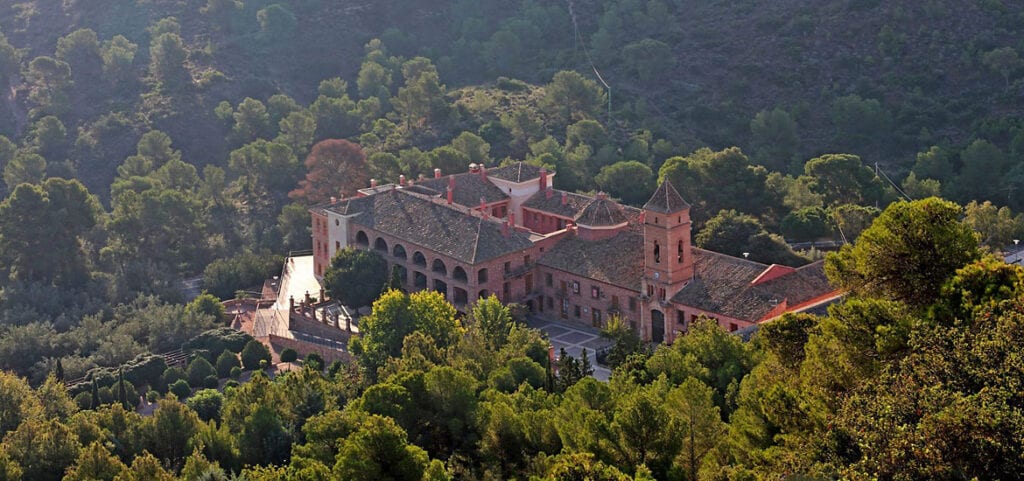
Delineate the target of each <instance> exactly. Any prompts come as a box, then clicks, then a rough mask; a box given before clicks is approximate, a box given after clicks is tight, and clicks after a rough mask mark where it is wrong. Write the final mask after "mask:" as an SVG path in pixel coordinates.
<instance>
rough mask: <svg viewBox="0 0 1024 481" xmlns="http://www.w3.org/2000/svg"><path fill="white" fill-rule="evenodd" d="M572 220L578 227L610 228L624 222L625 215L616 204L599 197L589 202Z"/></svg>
mask: <svg viewBox="0 0 1024 481" xmlns="http://www.w3.org/2000/svg"><path fill="white" fill-rule="evenodd" d="M573 220H574V221H575V222H576V223H577V224H579V225H587V226H593V227H601V226H612V225H619V224H622V223H623V222H626V215H625V214H623V213H622V208H621V207H619V204H618V203H617V202H615V201H613V200H609V199H607V198H605V197H603V196H600V197H598V198H596V199H594V200H592V201H590V203H589V204H587V206H586V207H584V208H583V210H582V211H581V212H580V213H579V214H577V215H576V218H575V219H573Z"/></svg>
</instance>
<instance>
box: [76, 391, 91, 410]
mask: <svg viewBox="0 0 1024 481" xmlns="http://www.w3.org/2000/svg"><path fill="white" fill-rule="evenodd" d="M75 404H77V405H78V409H81V410H83V411H84V410H86V409H89V408H91V407H92V393H91V392H89V391H83V392H80V393H78V394H77V395H76V396H75Z"/></svg>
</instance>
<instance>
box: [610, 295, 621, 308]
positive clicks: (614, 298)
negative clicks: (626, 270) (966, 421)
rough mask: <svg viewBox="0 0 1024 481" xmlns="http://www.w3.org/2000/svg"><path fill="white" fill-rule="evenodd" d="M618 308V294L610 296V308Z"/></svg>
mask: <svg viewBox="0 0 1024 481" xmlns="http://www.w3.org/2000/svg"><path fill="white" fill-rule="evenodd" d="M618 308H619V296H612V309H618Z"/></svg>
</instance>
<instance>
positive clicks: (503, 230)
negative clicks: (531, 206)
mask: <svg viewBox="0 0 1024 481" xmlns="http://www.w3.org/2000/svg"><path fill="white" fill-rule="evenodd" d="M501 235H503V236H505V237H508V220H505V222H502V223H501Z"/></svg>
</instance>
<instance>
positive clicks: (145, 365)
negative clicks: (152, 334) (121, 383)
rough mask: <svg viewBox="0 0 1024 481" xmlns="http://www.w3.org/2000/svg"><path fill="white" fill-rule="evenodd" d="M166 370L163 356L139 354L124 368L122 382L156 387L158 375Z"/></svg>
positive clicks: (158, 380) (158, 381)
mask: <svg viewBox="0 0 1024 481" xmlns="http://www.w3.org/2000/svg"><path fill="white" fill-rule="evenodd" d="M166 370H167V362H166V361H164V357H163V356H158V355H156V354H139V355H138V356H136V357H135V359H132V360H131V361H129V362H128V364H126V365H125V366H124V380H125V381H128V382H130V383H132V384H134V385H136V386H142V385H148V386H157V385H159V384H160V375H161V374H163V373H164V371H166Z"/></svg>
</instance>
